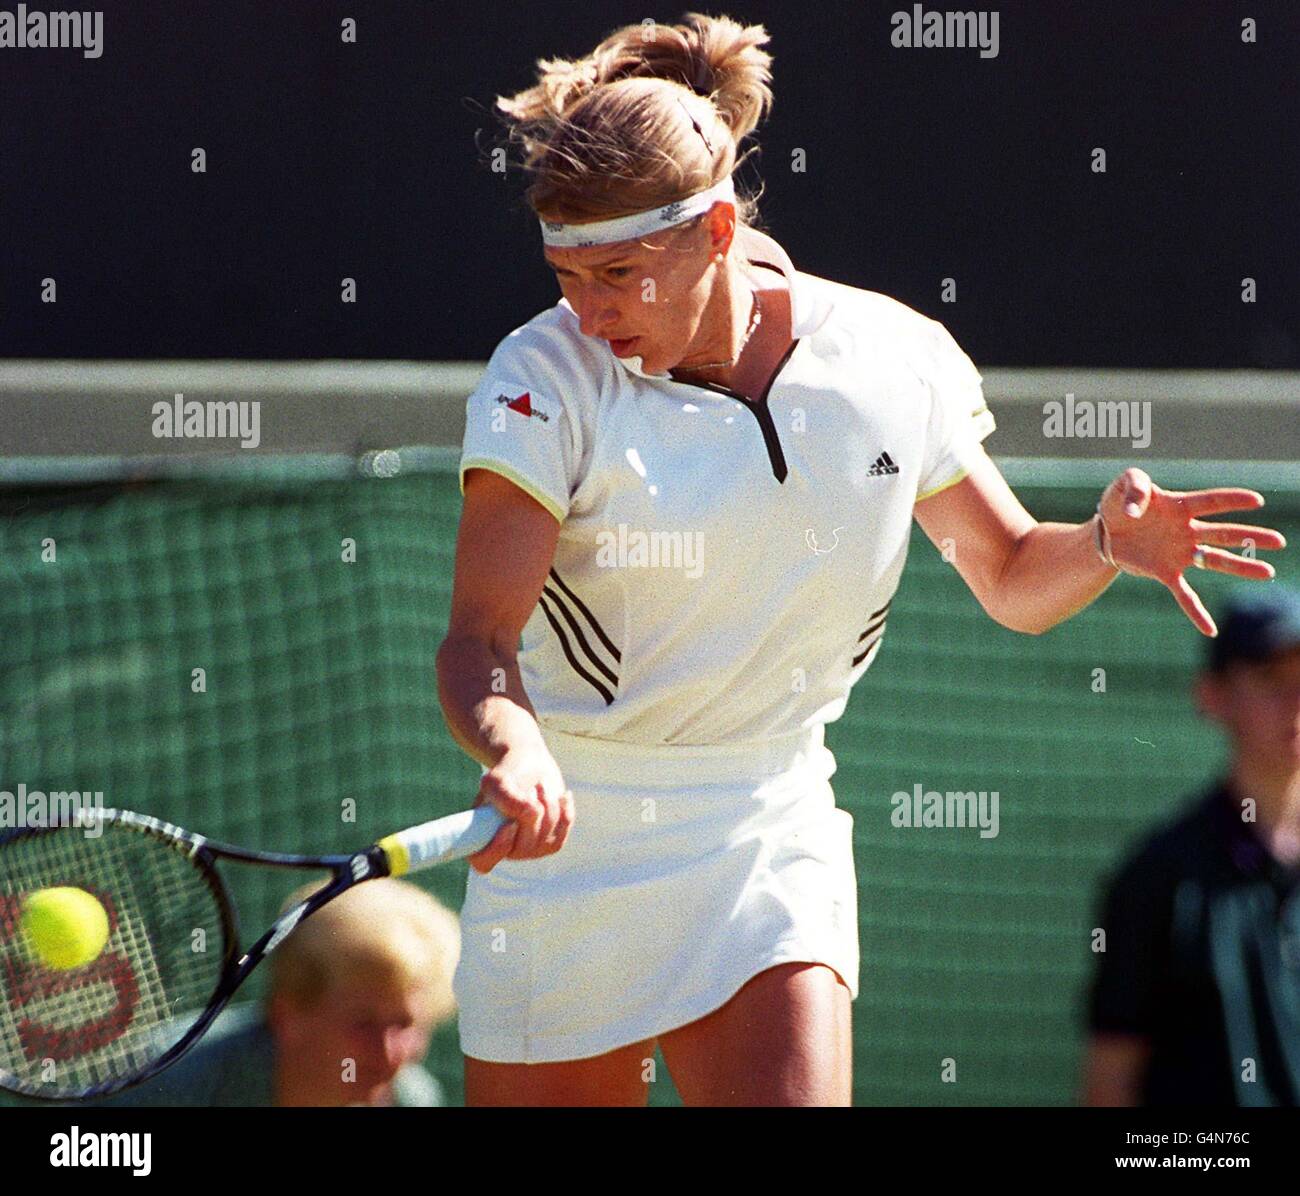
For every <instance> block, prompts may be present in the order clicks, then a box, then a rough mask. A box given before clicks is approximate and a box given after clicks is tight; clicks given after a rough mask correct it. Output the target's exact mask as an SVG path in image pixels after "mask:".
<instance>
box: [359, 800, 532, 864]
mask: <svg viewBox="0 0 1300 1196" xmlns="http://www.w3.org/2000/svg"><path fill="white" fill-rule="evenodd" d="M505 821H506V820H505V818H504V817H502V815H501V813H500V811H498V810H497V808H496V807H495V806H491V805H487V804H486V803H485V804H484V805H481V806H476V807H475V808H474V809H472V810H462V811H461V812H460V813H459V814H449V815H447V817H445V818H435V819H434V820H433V821H432V822H423V823H421V824H420V825H419V826H413V827H411V828H409V829H408V830H404V831H398V832H397V833H396V834H395V835H387V836H385V837H384V838H382V839H380V840H379V844H378V845H379V847H380V848H381V849H382V851H383V852H384V854H385V855H386V856H387V857H388V868H389V873H388V874H389V875H390V876H403V875H405V874H406V873H407V872H418V871H419V870H420V869H421V868H432V867H433V866H434V865H435V864H445V863H446V862H447V861H448V860H463V859H464V858H465V857H466V856H468V855H473V854H474V853H475V852H476V851H482V850H483V848H485V847H486V846H487V845H488V844H489V843H491V842H492V836H493V835H495V834H496V833H497V831H498V830H500V829H501V827H502V826H503V825H505Z"/></svg>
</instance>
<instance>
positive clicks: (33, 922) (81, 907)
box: [22, 887, 108, 971]
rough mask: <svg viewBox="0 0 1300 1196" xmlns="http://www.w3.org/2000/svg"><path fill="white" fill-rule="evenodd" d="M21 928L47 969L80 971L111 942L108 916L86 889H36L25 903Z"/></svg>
mask: <svg viewBox="0 0 1300 1196" xmlns="http://www.w3.org/2000/svg"><path fill="white" fill-rule="evenodd" d="M22 928H23V933H24V934H25V935H26V936H27V941H28V943H30V944H31V948H32V950H33V951H35V952H36V954H37V956H38V957H39V958H40V960H41V962H42V963H44V964H45V965H46V966H47V967H51V968H58V969H59V970H60V971H62V970H66V969H68V968H80V967H84V966H85V965H86V964H88V963H90V961H91V960H93V959H96V958H98V956H99V953H100V952H101V951H102V950H103V949H104V944H105V943H107V942H108V913H107V912H106V911H105V909H104V907H103V906H102V905H100V903H99V901H98V900H97V899H96V898H95V897H94V896H93V895H92V894H90V893H87V892H86V890H85V889H74V888H69V887H62V888H54V889H37V890H36V892H34V893H29V894H28V896H27V899H26V900H25V901H24V902H23V916H22Z"/></svg>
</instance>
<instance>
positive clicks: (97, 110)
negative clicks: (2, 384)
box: [0, 0, 1300, 368]
mask: <svg viewBox="0 0 1300 1196" xmlns="http://www.w3.org/2000/svg"><path fill="white" fill-rule="evenodd" d="M99 2H102V0H99ZM7 7H9V8H10V9H11V10H12V9H16V7H17V6H16V4H10V5H7ZM29 7H31V8H33V9H38V8H39V9H42V10H44V11H49V10H50V9H60V8H64V9H69V8H72V7H73V5H70V4H63V3H61V2H60V3H48V4H45V3H41V2H40V0H36V2H35V3H32V4H30V5H29ZM689 7H690V6H689V4H683V6H682V7H680V8H678V7H671V6H670V7H663V6H660V7H654V6H649V7H647V5H645V4H644V3H636V4H632V3H606V2H603V0H602V2H600V3H594V4H587V5H582V4H575V5H569V4H555V3H540V4H528V3H517V4H508V5H500V4H498V5H492V4H468V3H467V4H443V3H423V2H417V0H368V2H367V3H364V4H361V3H356V2H355V0H350V2H345V3H344V2H337V0H292V2H289V3H285V2H281V0H277V2H276V3H267V2H266V0H258V2H256V3H252V2H248V0H225V2H223V3H204V4H200V3H195V2H193V0H181V2H177V0H167V2H165V3H163V2H131V3H123V4H113V5H111V6H105V13H104V53H103V56H102V57H101V58H99V59H94V60H91V59H85V58H83V57H82V55H81V53H80V51H78V50H71V49H69V50H50V49H22V50H18V49H7V50H0V356H8V357H182V358H184V357H254V358H286V359H292V358H311V357H350V358H418V359H461V360H478V359H483V358H486V357H487V356H488V354H489V353H490V352H491V350H492V348H493V346H494V345H495V344H496V343H497V342H498V341H499V340H500V339H501V338H502V337H503V336H504V335H505V334H506V333H507V332H509V331H510V330H511V329H512V328H514V327H516V326H517V325H519V324H521V323H523V322H524V321H526V320H527V319H529V318H530V317H531V316H533V315H534V314H536V313H537V312H538V311H540V310H542V309H544V308H546V307H548V306H550V305H551V304H553V303H554V302H555V301H556V300H557V299H558V297H559V295H558V291H557V289H556V287H555V284H554V281H553V278H552V276H551V275H550V273H549V271H548V270H546V268H545V267H544V265H543V263H542V260H541V244H540V239H539V236H538V233H537V227H536V223H535V221H533V220H532V218H531V216H530V215H529V214H528V213H527V211H526V209H525V208H524V206H523V203H522V196H521V193H522V187H523V183H524V180H523V179H522V178H521V176H520V175H519V172H518V171H517V170H513V169H512V171H511V172H510V173H509V174H508V175H507V176H502V175H501V174H496V173H492V172H491V171H490V170H489V169H488V167H487V162H486V159H485V154H486V150H487V149H490V147H491V144H492V139H493V138H494V137H498V136H499V126H497V125H496V123H495V121H494V119H493V117H492V116H491V114H490V108H491V105H492V101H493V98H494V97H495V95H497V94H505V93H511V92H514V91H516V90H519V89H520V88H522V87H524V86H526V85H528V84H529V83H531V82H532V80H533V75H532V67H533V62H534V60H535V59H537V58H538V57H541V56H556V55H563V56H568V57H572V56H578V55H580V54H583V53H586V52H587V51H588V50H590V49H591V48H592V47H594V46H595V44H596V43H597V42H598V41H599V40H600V39H601V38H602V37H603V36H604V35H605V34H607V33H609V32H611V31H612V30H613V29H615V28H616V27H617V26H619V25H621V24H624V23H635V22H640V21H641V20H642V19H643V18H645V17H653V18H655V19H657V20H661V21H669V22H675V21H679V20H680V19H681V16H682V13H683V12H684V11H687V9H688V8H689ZM698 7H699V8H701V9H702V10H703V11H708V12H712V13H719V12H722V13H727V14H729V15H731V16H733V17H735V18H737V19H740V20H743V21H747V22H752V23H761V24H763V25H765V26H766V27H767V29H768V31H769V33H771V35H772V41H771V42H770V43H769V45H768V46H767V47H766V48H767V49H768V50H769V52H771V53H772V54H773V55H774V56H775V63H774V68H773V69H774V81H773V86H774V90H775V94H776V104H775V107H774V109H773V111H772V114H771V116H770V118H769V120H768V121H767V122H766V123H765V124H764V125H761V126H760V127H759V129H758V133H757V136H758V143H759V144H760V146H761V147H762V153H761V155H755V156H754V158H753V159H751V162H750V163H749V164H748V165H747V166H746V167H745V168H743V169H742V172H741V178H742V181H743V182H745V183H747V184H749V186H750V187H751V189H752V188H753V186H754V185H755V183H756V182H757V181H759V180H760V179H761V181H762V183H763V184H764V185H765V187H766V195H765V198H764V201H763V204H762V212H763V217H764V220H765V222H766V224H767V225H768V227H769V229H770V231H771V232H772V234H773V235H774V236H776V237H777V239H778V240H780V241H781V242H782V243H783V244H784V245H785V247H786V248H787V250H788V251H789V252H790V255H791V257H792V258H793V260H794V262H795V264H796V265H797V266H799V268H800V269H803V270H806V271H809V272H811V273H814V274H819V275H822V276H824V277H829V278H834V279H837V280H839V281H843V282H847V283H850V284H852V285H855V286H860V287H866V288H868V289H871V290H879V291H884V292H886V293H888V294H891V295H894V296H896V297H898V298H900V299H902V300H903V301H904V302H907V303H909V304H911V305H912V306H914V307H917V308H919V309H921V310H922V311H925V312H926V313H927V314H930V315H934V316H937V317H938V318H939V319H941V320H943V321H944V323H946V324H947V325H948V326H949V327H950V328H951V329H952V330H953V332H954V333H955V334H956V336H957V338H958V340H959V341H960V342H961V343H962V345H963V346H964V347H965V348H966V349H967V351H968V352H969V353H970V354H971V355H972V357H973V358H974V359H975V360H976V362H978V363H980V364H988V365H1043V366H1046V365H1052V366H1074V365H1078V366H1095V367H1106V366H1112V367H1119V366H1128V367H1142V366H1154V367H1183V368H1189V367H1292V368H1294V367H1297V366H1300V315H1298V311H1300V279H1298V272H1297V269H1296V254H1295V243H1296V233H1295V222H1296V214H1297V211H1300V205H1298V204H1297V192H1298V191H1300V187H1298V186H1297V169H1296V143H1295V129H1296V118H1297V111H1298V107H1300V106H1298V105H1297V103H1296V98H1297V97H1296V82H1295V79H1296V71H1297V63H1298V62H1300V55H1298V53H1297V51H1298V50H1300V5H1298V4H1294V3H1286V4H1282V3H1262V2H1260V3H1257V2H1254V0H1249V2H1244V3H1235V2H1230V0H1218V2H1215V0H1193V2H1181V0H1180V2H1172V0H1171V2H1169V3H1150V2H1146V3H1138V2H1128V0H1122V2H1105V3H1074V2H1067V0H1037V2H1033V3H1029V2H1024V0H1018V2H1015V3H1002V4H1000V5H999V6H998V8H997V11H999V13H1000V30H999V37H1000V53H999V55H998V57H997V58H993V59H982V58H980V57H979V52H978V50H975V49H966V50H959V49H896V48H894V47H893V46H891V44H890V33H891V25H890V15H891V14H892V13H893V12H894V11H896V10H899V9H907V10H910V8H911V6H910V5H905V4H903V3H899V2H898V0H888V2H884V3H882V2H878V0H857V2H851V0H837V2H834V3H828V4H821V5H817V6H812V5H809V4H804V3H792V2H790V0H784V2H782V3H757V2H750V0H743V2H742V0H735V2H731V3H726V4H724V5H721V6H719V7H712V6H707V5H703V4H701V5H699V6H698ZM948 7H951V8H966V7H971V6H968V5H964V4H963V5H948ZM926 8H927V9H938V8H940V6H939V5H937V4H929V5H927V6H926ZM346 16H352V17H355V18H356V19H357V21H358V26H359V29H358V42H357V44H355V45H350V44H344V43H342V42H341V41H340V40H339V29H340V21H341V20H342V18H344V17H346ZM1247 16H1250V17H1254V18H1255V19H1256V20H1257V22H1258V24H1259V32H1258V38H1259V40H1258V43H1257V44H1255V45H1247V44H1243V43H1242V41H1241V36H1240V22H1241V20H1242V18H1243V17H1247ZM480 130H481V132H479V131H480ZM476 141H477V144H476ZM745 144H746V145H748V144H752V142H746V143H745ZM195 146H202V147H204V148H205V149H206V151H207V155H208V171H207V173H206V174H194V173H192V172H191V170H190V151H191V149H192V148H193V147H195ZM1094 146H1101V147H1104V148H1105V149H1106V152H1107V157H1108V171H1107V173H1106V174H1104V175H1096V174H1093V173H1092V171H1091V169H1090V160H1091V151H1092V148H1093V147H1094ZM795 147H803V148H804V149H805V150H806V151H807V160H808V168H807V172H806V173H804V174H796V173H792V172H791V171H790V169H789V166H790V155H791V151H792V150H793V149H794V148H795ZM46 276H51V277H53V278H55V279H56V280H57V282H58V303H57V304H54V305H51V304H44V303H41V302H40V301H39V291H40V283H41V279H42V278H44V277H46ZM345 276H350V277H353V278H355V279H356V280H357V285H358V296H359V301H358V302H357V303H356V304H355V305H345V304H343V303H341V302H340V298H339V293H340V280H341V279H342V278H343V277H345ZM945 276H952V277H953V278H955V279H956V280H957V287H958V302H957V303H956V304H955V305H945V304H942V303H941V302H940V300H939V288H940V285H941V280H942V279H943V278H944V277H945ZM1247 276H1249V277H1253V278H1255V279H1256V280H1257V284H1258V291H1259V299H1258V302H1257V303H1255V304H1254V305H1247V304H1243V303H1242V302H1241V298H1240V280H1241V279H1242V278H1243V277H1247Z"/></svg>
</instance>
